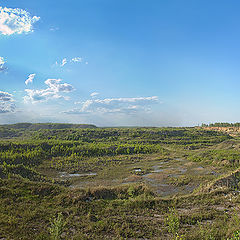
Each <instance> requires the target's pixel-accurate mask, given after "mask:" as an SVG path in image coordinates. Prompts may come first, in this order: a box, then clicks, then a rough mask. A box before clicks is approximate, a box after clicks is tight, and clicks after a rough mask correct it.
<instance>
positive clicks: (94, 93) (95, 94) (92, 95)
mask: <svg viewBox="0 0 240 240" xmlns="http://www.w3.org/2000/svg"><path fill="white" fill-rule="evenodd" d="M97 95H99V93H98V92H93V93H91V94H90V96H91V97H96V96H97Z"/></svg>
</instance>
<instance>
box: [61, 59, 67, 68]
mask: <svg viewBox="0 0 240 240" xmlns="http://www.w3.org/2000/svg"><path fill="white" fill-rule="evenodd" d="M65 64H67V59H66V58H64V59H63V60H62V63H61V64H60V66H61V67H63V66H64V65H65Z"/></svg>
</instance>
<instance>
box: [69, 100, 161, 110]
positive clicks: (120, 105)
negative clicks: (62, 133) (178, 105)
mask: <svg viewBox="0 0 240 240" xmlns="http://www.w3.org/2000/svg"><path fill="white" fill-rule="evenodd" d="M157 102H158V97H157V96H152V97H138V98H105V99H88V100H86V101H85V102H82V103H81V104H82V106H81V108H75V109H72V110H69V111H65V113H67V114H83V113H127V114H130V113H137V112H139V111H148V110H150V106H151V105H152V104H154V103H157ZM76 104H77V103H76Z"/></svg>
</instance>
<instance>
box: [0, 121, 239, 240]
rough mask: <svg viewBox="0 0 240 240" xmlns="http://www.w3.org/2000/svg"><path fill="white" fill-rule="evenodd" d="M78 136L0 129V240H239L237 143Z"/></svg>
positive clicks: (223, 136)
mask: <svg viewBox="0 0 240 240" xmlns="http://www.w3.org/2000/svg"><path fill="white" fill-rule="evenodd" d="M85 127H86V126H81V125H78V126H74V125H71V126H66V127H65V126H64V124H62V125H56V124H55V125H54V126H51V124H48V125H44V126H41V125H39V124H38V125H37V126H34V125H26V124H25V125H24V124H22V125H12V126H11V125H8V126H1V127H0V136H1V140H0V178H1V179H0V193H1V194H0V196H1V197H0V239H189V240H190V239H240V238H239V236H238V235H240V234H239V232H238V231H239V230H240V211H239V207H240V194H239V187H240V186H239V181H240V170H239V167H240V140H239V139H238V137H235V136H230V135H228V134H227V133H225V132H219V131H213V130H206V129H201V128H96V127H94V126H92V125H91V126H89V128H85Z"/></svg>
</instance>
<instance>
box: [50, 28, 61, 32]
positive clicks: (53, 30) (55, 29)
mask: <svg viewBox="0 0 240 240" xmlns="http://www.w3.org/2000/svg"><path fill="white" fill-rule="evenodd" d="M58 30H59V27H50V28H49V31H51V32H56V31H58Z"/></svg>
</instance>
